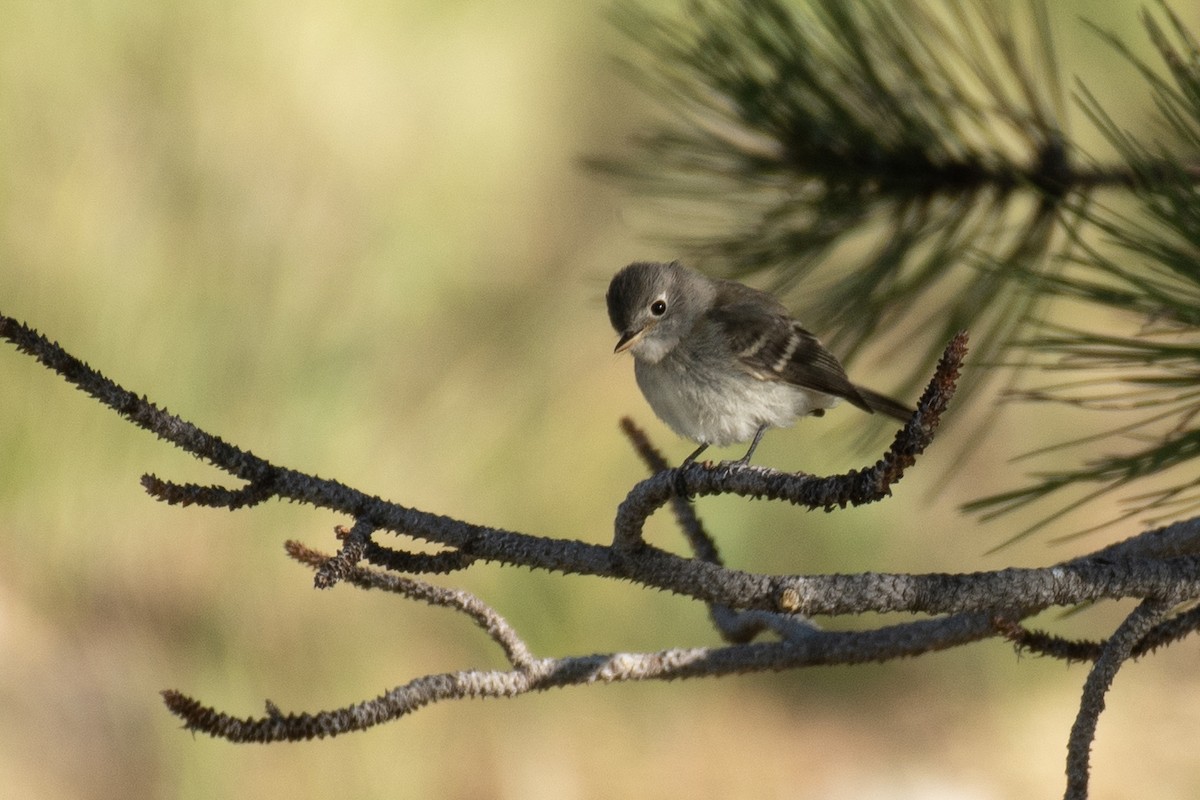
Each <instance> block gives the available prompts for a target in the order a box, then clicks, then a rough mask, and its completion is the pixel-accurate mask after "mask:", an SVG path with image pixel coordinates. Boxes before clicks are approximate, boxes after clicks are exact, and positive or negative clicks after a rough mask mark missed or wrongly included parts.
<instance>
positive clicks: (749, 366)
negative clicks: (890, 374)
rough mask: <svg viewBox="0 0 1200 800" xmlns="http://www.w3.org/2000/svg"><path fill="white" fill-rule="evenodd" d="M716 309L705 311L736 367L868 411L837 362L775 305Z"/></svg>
mask: <svg viewBox="0 0 1200 800" xmlns="http://www.w3.org/2000/svg"><path fill="white" fill-rule="evenodd" d="M727 300H732V302H728V301H727V302H725V303H718V304H717V306H716V307H715V308H714V309H712V310H711V311H709V312H708V313H709V315H710V316H711V318H712V320H713V321H714V322H716V323H717V324H718V325H719V326H721V328H722V329H723V331H724V333H725V336H724V337H723V338H724V340H725V341H727V342H728V343H729V347H730V349H731V350H732V352H733V355H734V357H735V358H737V359H738V361H739V363H740V364H741V365H742V366H743V367H744V368H745V369H746V370H747V371H748V372H750V373H751V374H752V375H754V376H755V377H757V378H759V379H761V380H773V381H783V382H785V383H790V384H793V385H795V386H799V387H802V388H804V389H812V390H814V391H817V392H823V393H824V394H830V395H833V396H835V397H842V398H845V399H846V400H848V401H849V402H850V403H852V404H853V405H856V406H858V407H859V408H861V409H863V410H865V411H870V410H871V407H870V406H869V405H868V404H867V401H866V400H864V399H863V397H862V396H861V395H860V394H859V393H858V389H856V388H855V386H854V384H853V383H851V382H850V379H849V378H848V377H846V371H845V369H843V368H842V365H841V362H839V361H838V360H837V358H836V357H835V356H834V355H833V353H831V352H829V351H828V350H826V349H825V346H824V345H822V344H821V342H820V340H818V339H817V337H816V336H813V335H812V334H811V333H809V332H808V331H807V330H805V329H804V328H803V327H802V326H801V325H800V323H799V322H797V321H796V320H794V319H792V318H791V317H789V316H788V315H787V313H786V312H785V311H784V310H783V307H782V306H780V305H778V304H777V303H772V304H771V305H764V304H762V303H741V302H738V298H736V297H735V298H728V299H727Z"/></svg>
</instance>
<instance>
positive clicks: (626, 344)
mask: <svg viewBox="0 0 1200 800" xmlns="http://www.w3.org/2000/svg"><path fill="white" fill-rule="evenodd" d="M647 330H649V328H642V329H640V330H636V331H625V332H624V333H622V334H621V338H620V339H618V340H617V346H616V347H614V348H613V352H614V353H624V352H625V351H626V350H628V349H629V348H631V347H633V346H634V345H635V344H637V343H638V340H639V339H641V338H642V336H643V335H644V334H645V333H646V331H647Z"/></svg>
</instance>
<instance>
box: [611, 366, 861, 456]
mask: <svg viewBox="0 0 1200 800" xmlns="http://www.w3.org/2000/svg"><path fill="white" fill-rule="evenodd" d="M677 350H678V348H677ZM634 373H635V374H636V376H637V383H638V387H639V388H641V390H642V394H644V395H645V396H646V400H647V402H649V403H650V407H651V408H652V409H654V413H655V414H657V415H658V417H659V419H661V420H662V421H663V422H665V423H667V425H668V426H669V427H670V428H671V430H673V431H675V432H676V433H677V434H679V435H680V436H683V437H685V438H688V439H691V440H692V441H694V442H697V443H701V444H712V445H717V446H724V445H728V444H734V443H736V442H748V441H750V439H752V438H753V437H754V434H755V433H756V432H757V431H758V429H759V428H760V427H761V426H763V425H769V426H771V427H775V428H786V427H788V426H790V425H791V424H792V423H793V422H795V421H796V419H797V418H798V417H802V416H805V415H807V414H809V413H811V412H812V411H813V410H815V409H824V408H832V407H833V406H834V405H836V404H837V402H838V398H836V397H833V396H831V395H827V394H823V393H821V392H814V391H810V390H807V389H802V388H800V387H798V386H793V385H791V384H787V383H782V382H780V381H769V380H767V381H764V380H760V379H758V378H756V377H754V376H753V375H750V374H749V373H745V372H741V371H738V370H713V369H711V368H705V366H704V365H702V364H700V363H698V362H696V361H695V360H692V359H687V358H683V357H678V356H677V353H672V354H671V355H669V356H668V357H666V358H664V359H662V360H661V361H659V362H658V363H656V364H651V363H649V362H646V361H642V360H640V359H639V360H637V361H636V363H635V367H634Z"/></svg>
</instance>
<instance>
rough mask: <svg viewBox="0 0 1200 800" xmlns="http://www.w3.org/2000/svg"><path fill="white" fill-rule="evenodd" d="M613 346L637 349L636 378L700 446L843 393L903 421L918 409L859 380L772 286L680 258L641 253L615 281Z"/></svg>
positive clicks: (746, 433)
mask: <svg viewBox="0 0 1200 800" xmlns="http://www.w3.org/2000/svg"><path fill="white" fill-rule="evenodd" d="M605 299H606V301H607V303H608V318H609V320H610V321H611V322H612V326H613V328H615V329H616V331H617V333H618V334H620V339H618V341H617V347H616V349H615V351H614V352H617V353H623V352H625V351H626V350H628V351H629V352H630V353H632V354H633V360H634V374H635V375H636V376H637V383H638V387H639V388H640V389H641V390H642V394H644V395H645V396H646V400H647V401H648V402H649V403H650V407H651V408H652V409H654V413H655V414H657V415H658V417H659V419H661V420H662V421H663V422H665V423H667V425H668V426H669V427H670V428H671V430H673V431H675V432H676V433H677V434H679V435H680V436H683V437H685V438H688V439H691V440H692V441H694V442H698V443H699V445H700V447H698V448H697V449H696V451H695V452H694V453H692V454H691V455H690V456H688V457H687V458H686V459H685V460H684V462H683V463H684V464H685V465H686V464H688V463H690V462H692V461H693V460H694V459H695V458H696V457H697V456H699V455H700V454H701V453H703V452H704V450H705V448H707V447H708V446H709V445H717V446H724V445H729V444H733V443H735V442H746V441H749V442H750V449H749V450H747V451H746V455H744V456H743V457H742V458H741V459H740V463H743V464H745V463H747V462H749V460H750V456H752V455H753V454H754V449H755V448H756V447H758V442H759V440H760V439H762V435H763V433H764V432H766V430H767V428H786V427H789V426H790V425H791V424H792V423H793V422H795V421H796V419H798V418H799V417H803V416H806V415H808V414H811V415H813V416H821V415H823V414H824V413H825V409H827V408H832V407H833V406H835V405H837V403H838V401H839V400H841V399H845V400H847V401H848V402H849V403H850V404H851V405H854V406H857V407H859V408H861V409H862V410H863V411H866V412H868V413H873V412H875V411H879V412H882V413H884V414H887V415H888V416H890V417H894V418H896V419H898V420H900V421H902V422H907V421H908V419H909V417H911V416H912V413H913V412H912V409H910V408H908V407H907V406H905V405H904V404H903V403H900V402H897V401H896V400H893V399H891V398H890V397H885V396H884V395H881V394H878V393H876V392H872V391H870V390H869V389H864V388H863V387H861V386H855V385H854V384H853V383H851V382H850V379H849V378H847V377H846V371H845V370H844V369H843V368H842V365H841V364H840V363H839V362H838V360H837V358H835V357H834V355H833V354H832V353H830V352H829V351H828V350H826V349H825V347H824V346H823V345H822V344H821V343H820V342H819V341H818V340H817V337H815V336H813V335H812V334H811V333H809V332H808V331H806V330H805V329H804V328H803V327H802V326H801V325H800V323H799V322H797V321H796V320H794V319H792V317H791V316H790V315H789V314H788V311H787V309H786V308H785V307H784V306H783V304H782V303H780V302H779V301H778V300H776V299H775V298H774V297H772V296H771V295H769V294H767V293H766V292H762V291H759V290H758V289H752V288H750V287H749V286H743V285H742V284H740V283H735V282H733V281H726V280H716V279H713V278H708V277H706V276H704V275H701V274H700V273H699V272H696V271H695V270H692V269H688V268H687V267H685V266H682V265H681V264H679V263H678V262H672V263H670V264H659V263H653V262H636V263H633V264H630V265H629V266H627V267H625V268H624V269H622V270H621V271H620V272H618V273H617V274H616V275H615V276H614V277H613V279H612V283H610V284H609V286H608V294H607V296H606V298H605Z"/></svg>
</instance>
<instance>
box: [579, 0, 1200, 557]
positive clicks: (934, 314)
mask: <svg viewBox="0 0 1200 800" xmlns="http://www.w3.org/2000/svg"><path fill="white" fill-rule="evenodd" d="M1163 20H1165V21H1163ZM617 22H618V25H619V26H620V27H621V28H622V30H624V31H625V33H626V34H627V35H628V37H629V38H630V39H631V40H632V41H633V42H634V44H635V46H636V48H637V51H636V52H637V55H636V56H635V58H634V59H633V64H634V66H633V67H632V71H633V73H634V75H635V77H636V79H637V80H638V81H639V82H640V83H641V85H642V86H643V87H644V88H645V89H646V91H647V92H648V93H650V94H651V95H652V96H653V97H654V99H655V101H656V102H657V103H658V105H659V107H660V108H661V109H662V114H661V116H660V117H659V119H658V121H657V122H656V127H654V128H653V129H652V130H651V131H650V132H648V133H646V134H645V135H643V136H641V137H639V138H638V139H637V140H636V143H635V145H636V146H635V153H634V155H632V156H630V157H628V158H626V159H624V160H620V161H611V160H610V161H600V162H597V163H598V165H599V166H601V167H602V168H603V169H605V170H607V171H608V172H609V173H610V174H613V175H615V176H617V177H618V178H619V179H620V180H622V181H623V182H624V183H625V184H626V185H628V186H629V187H631V188H632V189H634V190H635V191H637V192H639V193H641V194H644V195H646V196H648V197H650V198H653V199H654V200H655V201H656V202H657V203H658V204H659V205H661V206H665V207H666V208H667V209H669V210H671V211H673V212H674V216H672V215H666V216H660V218H659V219H660V220H665V221H666V222H667V223H668V224H671V225H672V226H673V227H672V234H671V236H670V239H671V241H672V244H673V245H674V246H675V247H677V248H679V249H680V250H681V251H682V253H683V254H685V256H686V257H687V258H689V259H690V260H692V261H694V262H696V263H697V264H698V265H700V266H701V267H702V268H705V269H707V270H709V271H713V272H718V273H724V274H729V275H734V276H745V275H748V274H751V273H757V272H764V273H767V274H769V275H770V280H771V281H773V282H774V285H775V286H774V288H777V289H784V290H786V289H789V288H793V287H796V286H798V285H801V283H802V285H803V287H804V291H803V293H802V294H801V293H795V294H794V295H793V296H792V300H793V302H794V303H795V304H796V305H798V306H799V308H798V311H799V313H800V314H801V315H802V318H803V319H805V320H806V321H808V322H809V323H810V325H811V326H812V327H813V328H814V329H816V330H818V331H820V332H821V333H822V334H827V335H828V338H829V339H830V342H831V344H832V345H833V346H834V348H835V349H836V350H837V351H838V352H839V353H842V354H845V355H847V356H851V357H852V356H853V355H855V354H856V353H858V352H860V351H861V350H862V348H863V347H864V346H865V345H866V344H867V343H868V342H871V341H873V340H886V339H888V337H889V334H891V335H892V336H893V338H895V334H896V333H897V332H899V333H900V335H901V336H903V347H904V353H905V357H904V362H905V363H904V367H903V368H904V369H906V370H908V375H909V378H910V381H911V380H912V377H913V376H915V375H918V374H921V373H922V371H924V370H927V369H928V364H929V361H930V358H931V357H932V347H933V345H934V343H936V342H939V341H941V340H943V339H944V338H945V337H946V336H947V332H948V331H952V330H955V329H959V328H964V327H965V328H969V329H971V330H972V333H973V337H972V339H973V341H974V342H975V343H977V344H979V345H981V346H979V347H978V348H977V349H976V352H975V354H974V356H975V359H974V360H975V363H985V364H986V363H990V364H1000V363H1007V364H1013V363H1016V364H1019V365H1025V366H1031V365H1037V366H1041V367H1044V368H1048V369H1054V370H1085V371H1088V372H1089V373H1100V372H1105V373H1106V374H1107V373H1111V372H1115V373H1116V374H1117V375H1118V377H1116V378H1111V377H1098V375H1097V374H1091V375H1089V376H1088V377H1086V378H1083V379H1082V380H1081V381H1078V382H1077V381H1067V382H1065V383H1061V384H1056V385H1055V386H1050V387H1043V388H1041V389H1038V390H1034V391H1026V392H1020V393H1017V394H1018V396H1021V397H1024V398H1026V399H1031V400H1056V401H1065V402H1067V403H1071V404H1073V405H1074V406H1075V407H1077V408H1106V409H1108V408H1123V409H1129V408H1135V409H1143V410H1145V412H1146V414H1145V417H1144V418H1142V419H1140V420H1138V421H1135V422H1133V423H1122V424H1121V425H1120V426H1119V427H1117V428H1115V429H1114V430H1112V431H1111V432H1110V435H1105V436H1101V437H1097V436H1088V437H1084V438H1082V439H1077V440H1073V441H1071V442H1067V443H1065V444H1069V445H1082V444H1090V445H1092V446H1096V445H1097V444H1098V443H1099V442H1109V441H1111V440H1112V439H1113V438H1114V437H1116V436H1124V437H1126V438H1130V437H1132V439H1133V440H1134V441H1136V442H1137V446H1136V447H1134V448H1133V449H1132V450H1131V451H1129V452H1124V453H1119V454H1117V455H1113V456H1106V457H1103V458H1099V459H1092V460H1089V461H1088V462H1087V463H1085V464H1084V465H1083V466H1081V467H1078V468H1073V469H1062V470H1056V471H1052V472H1046V473H1042V474H1039V475H1035V476H1033V480H1032V482H1031V483H1030V485H1028V486H1026V487H1024V488H1020V489H1016V490H1013V491H1009V492H1005V493H1002V494H998V495H995V496H993V497H989V498H985V499H983V500H981V501H978V502H977V503H975V504H973V505H972V506H971V508H972V509H973V510H976V511H983V512H987V513H988V514H989V515H995V514H997V513H1001V512H1004V511H1007V510H1011V509H1013V508H1017V507H1020V506H1023V505H1026V504H1028V503H1031V502H1033V501H1036V500H1039V499H1042V498H1046V497H1050V496H1055V497H1057V496H1059V492H1060V490H1063V489H1066V488H1068V487H1079V488H1083V489H1085V490H1086V493H1085V494H1084V495H1083V496H1082V497H1080V498H1077V499H1075V500H1073V501H1072V502H1070V503H1069V504H1068V505H1067V506H1066V508H1060V509H1058V510H1056V511H1053V512H1050V513H1049V514H1048V515H1047V516H1046V517H1045V518H1044V519H1043V523H1044V522H1048V521H1050V520H1053V519H1056V518H1058V517H1060V516H1061V515H1063V514H1065V513H1066V512H1067V511H1070V510H1071V509H1073V508H1077V507H1079V506H1082V505H1085V504H1086V503H1087V502H1088V501H1090V500H1091V499H1093V498H1095V497H1097V496H1099V495H1100V494H1103V493H1105V492H1107V491H1110V490H1113V489H1118V488H1124V487H1126V486H1127V485H1128V484H1130V483H1131V482H1133V481H1140V480H1143V479H1145V478H1147V477H1150V476H1154V475H1159V474H1161V473H1162V472H1164V471H1166V470H1169V469H1171V468H1173V467H1177V466H1180V465H1181V464H1183V463H1185V462H1188V461H1190V459H1192V458H1193V457H1194V456H1195V455H1197V454H1200V447H1198V445H1200V431H1198V430H1197V429H1196V428H1195V427H1193V426H1192V424H1191V423H1192V421H1193V419H1194V418H1195V417H1196V415H1197V413H1198V412H1200V390H1198V389H1197V388H1196V384H1197V380H1196V378H1197V374H1198V373H1200V367H1198V366H1197V361H1196V358H1195V356H1196V350H1197V348H1196V346H1195V345H1194V341H1195V335H1194V333H1193V332H1192V331H1193V329H1194V326H1195V324H1196V322H1197V321H1198V320H1200V270H1198V269H1197V267H1196V265H1197V261H1198V256H1200V203H1198V202H1197V199H1198V198H1197V189H1196V182H1197V175H1198V169H1200V167H1198V165H1200V51H1198V50H1197V46H1196V39H1195V37H1193V36H1192V35H1191V34H1190V33H1189V32H1188V31H1187V29H1186V27H1185V26H1184V25H1183V23H1182V22H1181V21H1180V19H1179V18H1178V17H1177V16H1176V15H1174V14H1173V13H1172V12H1171V10H1170V9H1169V8H1168V7H1167V6H1165V5H1162V4H1160V7H1159V9H1158V11H1157V12H1154V13H1151V12H1145V13H1144V14H1143V23H1144V26H1145V29H1146V31H1147V33H1148V34H1149V37H1150V39H1151V41H1152V42H1153V44H1154V46H1155V48H1156V49H1157V51H1158V53H1159V55H1160V57H1161V59H1162V61H1163V63H1164V64H1165V66H1166V71H1165V75H1164V74H1163V72H1162V70H1159V69H1156V67H1155V66H1152V65H1151V64H1148V63H1146V62H1144V61H1143V60H1141V59H1140V58H1139V57H1138V56H1136V55H1135V54H1134V52H1133V51H1132V50H1131V49H1130V48H1129V47H1128V46H1127V45H1126V44H1125V43H1124V42H1123V41H1122V40H1121V39H1120V38H1118V37H1117V36H1116V35H1115V34H1112V33H1108V32H1105V31H1103V30H1100V29H1099V28H1096V27H1095V26H1094V25H1092V30H1093V33H1095V34H1096V35H1097V36H1098V37H1099V38H1100V39H1101V40H1102V41H1104V42H1106V43H1107V44H1108V45H1109V46H1110V47H1111V48H1112V49H1111V50H1110V52H1113V53H1116V54H1119V55H1122V56H1124V57H1125V59H1126V60H1127V61H1128V62H1129V63H1131V64H1132V65H1133V66H1134V67H1135V68H1136V70H1137V72H1138V73H1139V74H1140V76H1141V78H1142V79H1143V80H1144V82H1145V85H1146V86H1147V87H1148V94H1149V96H1150V97H1151V98H1152V100H1153V105H1154V108H1155V109H1156V115H1155V119H1154V120H1152V123H1151V125H1150V126H1148V128H1146V129H1149V130H1153V131H1155V135H1154V136H1153V137H1150V136H1147V135H1145V134H1144V133H1142V132H1140V131H1139V132H1138V133H1131V132H1129V131H1127V130H1124V129H1122V128H1121V127H1120V126H1119V125H1118V124H1117V123H1116V122H1115V121H1114V119H1113V117H1112V116H1111V115H1110V114H1109V113H1107V112H1106V110H1105V109H1104V108H1103V107H1102V106H1101V104H1100V102H1099V101H1098V100H1097V99H1096V97H1095V95H1094V94H1093V93H1092V92H1091V91H1089V89H1088V87H1087V85H1086V82H1082V81H1081V82H1080V83H1079V84H1078V88H1077V92H1076V96H1075V100H1076V102H1077V103H1078V104H1079V106H1080V107H1081V108H1082V110H1083V112H1084V114H1085V115H1086V117H1087V118H1088V119H1089V120H1090V121H1091V122H1092V124H1093V125H1094V126H1095V128H1096V129H1097V130H1098V131H1099V132H1100V133H1101V134H1102V135H1103V136H1104V137H1105V138H1106V139H1107V140H1108V141H1109V142H1110V143H1111V144H1112V145H1113V147H1114V149H1115V150H1116V152H1117V153H1118V155H1119V157H1120V163H1118V164H1116V165H1099V164H1096V163H1095V162H1094V161H1093V160H1091V159H1088V158H1087V157H1086V156H1085V155H1084V154H1083V153H1082V151H1081V148H1080V147H1079V146H1078V144H1077V143H1076V141H1075V139H1074V138H1073V137H1072V136H1071V134H1070V132H1069V131H1068V129H1067V125H1066V121H1065V119H1066V115H1065V113H1064V109H1063V103H1062V101H1061V99H1060V98H1061V91H1060V89H1059V67H1058V63H1057V61H1058V59H1057V55H1056V51H1055V44H1054V39H1053V36H1052V33H1051V26H1050V23H1049V21H1048V14H1047V9H1046V7H1045V5H1044V4H1042V3H1038V2H1031V3H1029V4H986V3H951V4H947V5H946V6H945V7H943V6H940V5H934V4H929V3H919V2H915V0H914V1H912V2H896V3H893V2H883V1H882V0H867V1H866V2H858V3H844V2H838V1H837V0H816V2H813V3H811V4H807V5H799V4H793V3H788V2H786V0H753V2H748V3H739V4H725V3H716V2H704V1H703V0H701V1H700V2H695V3H691V4H689V5H688V7H687V14H686V15H684V16H678V17H673V16H668V15H665V14H663V15H659V14H653V13H650V12H645V11H641V10H637V9H635V8H632V7H628V6H626V7H623V8H622V9H621V10H620V11H619V13H618V15H617ZM1090 24H1091V23H1089V25H1090ZM1143 130H1145V129H1143ZM1100 190H1105V191H1104V192H1103V193H1102V192H1101V191H1100ZM1126 198H1132V199H1133V201H1134V202H1136V204H1137V206H1138V207H1139V211H1138V213H1137V214H1134V215H1130V214H1129V213H1128V212H1122V211H1120V210H1119V209H1122V208H1125V207H1127V205H1128V202H1129V201H1128V200H1127V199H1126ZM1123 204H1124V205H1123ZM659 224H662V223H661V222H660V223H659ZM848 264H853V265H854V266H853V268H847V266H848ZM1054 301H1058V302H1054ZM1064 301H1075V302H1082V303H1084V304H1086V306H1085V307H1087V308H1089V309H1090V310H1089V311H1087V312H1086V314H1085V316H1086V318H1087V319H1088V320H1089V321H1095V320H1099V319H1104V320H1105V321H1106V322H1105V323H1104V324H1105V325H1106V327H1102V328H1099V327H1097V328H1092V329H1087V330H1085V329H1080V328H1077V327H1075V326H1074V325H1071V326H1067V327H1063V326H1062V324H1061V323H1060V322H1059V321H1057V319H1056V318H1055V317H1054V312H1055V311H1056V310H1057V309H1060V308H1062V307H1063V305H1062V304H1063V302H1064ZM1100 310H1102V311H1103V312H1105V314H1107V312H1115V314H1116V319H1118V320H1121V321H1122V322H1121V323H1119V325H1120V326H1127V330H1128V332H1127V333H1122V332H1121V331H1120V329H1119V328H1118V330H1115V331H1114V329H1113V327H1112V323H1111V316H1104V315H1101V314H1099V313H1097V312H1098V311H1100ZM1097 324H1099V323H1097ZM1031 331H1032V333H1031ZM922 351H923V352H924V358H921V357H920V355H919V354H920V353H922ZM1027 374H1028V373H1027ZM1097 381H1099V383H1097ZM1097 387H1099V388H1097ZM1039 452H1040V451H1039ZM1087 487H1091V488H1090V489H1087ZM1194 490H1195V491H1194ZM1197 500H1200V490H1196V483H1195V482H1194V481H1190V480H1188V481H1185V482H1184V483H1183V484H1180V485H1176V486H1171V487H1168V488H1165V489H1163V488H1156V489H1154V490H1153V491H1148V492H1143V493H1141V494H1139V495H1137V497H1135V498H1132V499H1131V500H1130V506H1129V509H1128V513H1129V514H1141V513H1144V512H1147V511H1149V510H1150V509H1151V508H1160V509H1162V510H1163V511H1166V510H1168V509H1169V510H1170V511H1171V512H1173V513H1176V512H1179V511H1180V510H1182V509H1183V508H1191V504H1192V503H1193V502H1195V501H1197ZM1036 527H1038V526H1036V525H1035V526H1034V528H1036ZM1032 529H1033V528H1031V529H1030V530H1032ZM1027 532H1028V531H1025V532H1023V533H1027ZM1022 535H1023V534H1022Z"/></svg>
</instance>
